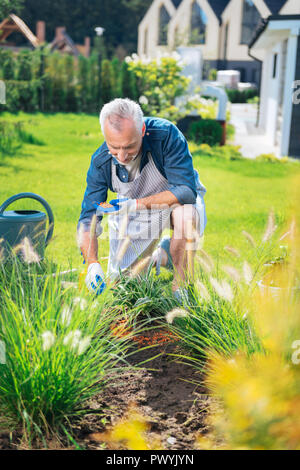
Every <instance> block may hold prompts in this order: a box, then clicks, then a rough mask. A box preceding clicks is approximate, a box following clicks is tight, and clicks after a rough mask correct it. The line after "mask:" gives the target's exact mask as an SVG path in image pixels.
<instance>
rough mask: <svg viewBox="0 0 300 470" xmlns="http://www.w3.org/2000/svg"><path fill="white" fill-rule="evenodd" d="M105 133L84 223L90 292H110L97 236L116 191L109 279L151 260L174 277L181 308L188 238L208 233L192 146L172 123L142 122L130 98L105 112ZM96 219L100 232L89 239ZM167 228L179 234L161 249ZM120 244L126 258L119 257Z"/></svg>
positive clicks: (110, 219)
mask: <svg viewBox="0 0 300 470" xmlns="http://www.w3.org/2000/svg"><path fill="white" fill-rule="evenodd" d="M100 125H101V129H102V132H103V135H104V137H105V142H104V143H103V144H102V145H101V147H99V148H98V149H97V150H96V152H95V153H94V154H93V155H92V159H91V164H90V167H89V170H88V173H87V187H86V191H85V194H84V199H83V202H82V210H81V214H80V218H79V222H78V231H79V232H80V237H79V238H80V248H81V251H82V254H83V256H84V259H85V261H86V262H87V264H88V272H87V276H86V280H85V281H86V285H87V287H88V289H89V290H90V291H91V292H95V293H96V294H98V293H100V292H101V291H102V289H103V287H104V286H105V284H104V273H103V270H102V268H101V266H100V263H99V261H98V242H97V236H99V235H101V233H102V231H103V228H102V225H101V220H102V217H103V214H104V213H105V211H106V210H107V208H106V205H105V204H104V205H103V204H102V205H101V203H104V202H105V201H106V199H107V192H108V189H110V190H111V191H113V192H116V193H117V195H118V196H117V197H118V199H120V201H118V202H117V203H115V205H113V207H112V209H113V210H115V209H116V211H115V212H111V213H110V214H109V215H108V227H109V241H110V250H109V260H108V273H107V274H108V276H109V277H110V278H116V277H117V276H118V275H119V273H120V272H123V271H126V270H130V269H132V268H133V267H134V266H135V265H136V263H137V262H138V260H139V259H140V258H141V257H145V256H148V255H149V254H151V253H153V255H152V260H153V261H154V264H156V267H157V272H159V267H160V265H162V266H166V267H167V268H170V269H173V270H174V280H173V286H172V287H173V292H174V295H175V297H177V299H178V300H180V301H181V300H182V298H183V297H184V294H186V293H185V292H184V291H183V288H182V286H184V283H185V282H186V281H187V255H186V254H187V245H188V243H189V242H190V237H191V235H189V232H191V230H192V231H193V232H194V233H197V234H198V236H199V237H202V236H203V232H204V229H205V226H206V212H205V204H204V199H203V196H204V194H205V192H206V189H205V187H204V186H203V185H202V184H201V182H200V180H199V176H198V172H197V171H196V170H194V168H193V161H192V156H191V154H190V152H189V149H188V145H187V142H186V139H185V138H184V136H183V135H182V133H181V132H180V131H179V130H178V128H177V127H176V126H175V125H174V124H172V123H171V122H169V121H167V120H166V119H161V118H154V117H145V118H144V117H143V112H142V110H141V108H140V106H139V105H138V104H137V103H135V102H134V101H131V100H129V99H127V98H126V99H121V98H117V99H115V100H113V101H111V102H110V103H107V104H105V105H104V106H103V108H102V110H101V113H100ZM113 204H114V203H113ZM108 206H109V205H108ZM94 214H96V215H97V230H96V233H94V234H92V235H91V236H90V227H91V220H92V218H93V216H94ZM191 227H193V229H191ZM167 228H171V229H173V234H172V238H171V239H170V238H168V237H165V238H164V239H163V240H161V241H160V243H159V245H158V248H157V243H158V241H159V240H160V238H161V235H162V232H163V231H164V230H165V229H167ZM121 232H123V233H121ZM124 237H125V239H126V240H127V242H128V243H127V246H125V247H124ZM129 240H130V242H129ZM122 244H123V251H124V248H125V252H124V256H123V255H122V256H121V257H120V250H121V249H122ZM154 250H155V251H154Z"/></svg>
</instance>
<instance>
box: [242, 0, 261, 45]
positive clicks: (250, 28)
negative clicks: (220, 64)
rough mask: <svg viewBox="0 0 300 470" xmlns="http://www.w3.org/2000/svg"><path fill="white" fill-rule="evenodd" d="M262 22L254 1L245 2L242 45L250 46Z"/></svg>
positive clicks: (245, 0)
mask: <svg viewBox="0 0 300 470" xmlns="http://www.w3.org/2000/svg"><path fill="white" fill-rule="evenodd" d="M260 20H261V16H260V14H259V12H258V10H257V8H256V6H255V5H254V3H253V2H252V0H244V3H243V18H242V34H241V44H249V42H250V40H251V38H252V36H253V33H254V31H255V30H256V28H257V26H258V25H259V23H260Z"/></svg>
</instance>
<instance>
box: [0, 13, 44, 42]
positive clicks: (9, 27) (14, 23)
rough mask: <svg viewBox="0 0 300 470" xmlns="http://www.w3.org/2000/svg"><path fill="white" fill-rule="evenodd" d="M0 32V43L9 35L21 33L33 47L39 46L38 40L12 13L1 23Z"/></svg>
mask: <svg viewBox="0 0 300 470" xmlns="http://www.w3.org/2000/svg"><path fill="white" fill-rule="evenodd" d="M0 31H1V33H0V41H4V40H5V39H6V38H7V37H8V36H9V35H10V34H11V33H13V32H18V33H22V34H23V35H24V36H25V38H26V39H27V40H28V41H29V42H30V43H31V44H32V45H33V47H38V46H39V40H38V38H37V37H36V36H35V35H34V34H33V32H32V31H31V30H30V29H29V28H28V26H27V25H26V24H25V23H24V21H23V20H21V18H19V17H18V16H17V15H14V14H13V13H12V14H10V15H9V16H8V17H7V18H5V20H3V21H2V23H1V24H0Z"/></svg>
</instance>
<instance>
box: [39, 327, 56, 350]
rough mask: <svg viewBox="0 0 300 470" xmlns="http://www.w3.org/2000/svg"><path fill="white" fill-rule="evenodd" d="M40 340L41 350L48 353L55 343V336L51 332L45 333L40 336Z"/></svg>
mask: <svg viewBox="0 0 300 470" xmlns="http://www.w3.org/2000/svg"><path fill="white" fill-rule="evenodd" d="M42 339H43V350H44V351H48V349H50V348H51V347H52V346H53V344H54V343H55V336H54V334H53V333H51V331H45V332H44V333H43V334H42Z"/></svg>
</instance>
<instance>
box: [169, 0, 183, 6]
mask: <svg viewBox="0 0 300 470" xmlns="http://www.w3.org/2000/svg"><path fill="white" fill-rule="evenodd" d="M171 1H172V3H173V5H174V7H175V8H177V7H178V6H179V5H180V3H181V0H171Z"/></svg>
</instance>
